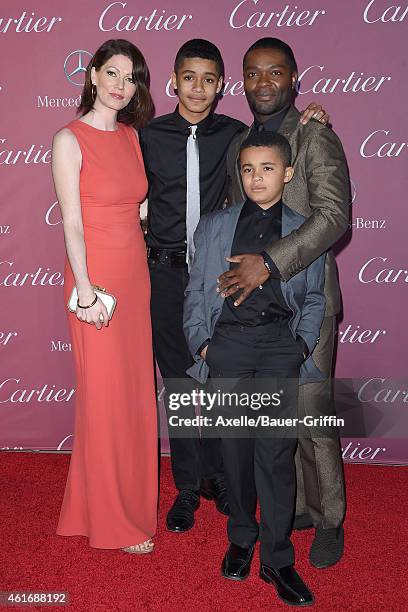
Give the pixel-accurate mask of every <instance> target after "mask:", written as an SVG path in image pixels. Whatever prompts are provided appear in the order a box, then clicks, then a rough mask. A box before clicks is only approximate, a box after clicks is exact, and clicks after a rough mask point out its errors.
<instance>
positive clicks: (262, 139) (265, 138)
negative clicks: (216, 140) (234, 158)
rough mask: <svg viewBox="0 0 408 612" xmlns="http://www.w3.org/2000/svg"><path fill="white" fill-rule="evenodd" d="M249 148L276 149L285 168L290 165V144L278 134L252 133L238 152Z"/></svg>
mask: <svg viewBox="0 0 408 612" xmlns="http://www.w3.org/2000/svg"><path fill="white" fill-rule="evenodd" d="M250 147H269V148H270V149H277V150H278V151H279V155H280V156H281V159H282V162H283V165H284V167H285V168H287V167H288V166H290V165H291V163H292V149H291V148H290V144H289V142H288V140H287V139H286V138H285V137H284V136H282V134H278V132H266V131H265V130H263V131H262V132H253V133H252V134H250V135H249V136H248V138H246V139H245V140H244V142H243V143H242V144H241V147H240V149H239V152H240V153H241V151H243V150H244V149H249V148H250Z"/></svg>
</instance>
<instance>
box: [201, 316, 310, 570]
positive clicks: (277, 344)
mask: <svg viewBox="0 0 408 612" xmlns="http://www.w3.org/2000/svg"><path fill="white" fill-rule="evenodd" d="M206 358H207V362H208V365H209V368H210V374H211V377H212V384H213V385H214V386H216V385H217V384H220V385H223V384H224V383H223V382H222V381H223V380H225V379H235V380H236V381H237V387H235V390H236V389H239V391H241V392H243V391H244V390H246V389H248V388H249V387H250V388H251V389H253V390H255V392H257V391H262V392H265V391H266V390H267V389H268V388H269V389H270V390H271V391H273V390H276V389H278V390H282V389H283V388H284V389H285V393H286V395H287V397H286V400H287V401H289V403H290V406H289V413H290V416H296V414H297V396H298V378H299V369H300V365H301V362H302V355H301V354H300V349H299V346H298V344H297V343H296V342H295V340H294V338H293V337H292V335H291V334H290V331H289V329H288V328H287V325H285V327H283V328H282V329H280V330H278V331H277V330H276V328H275V327H274V326H273V325H272V326H269V325H267V326H262V327H257V328H256V327H255V328H250V327H241V326H233V325H219V326H217V327H216V331H215V333H214V335H213V338H212V339H211V343H210V345H209V348H208V352H207V356H206ZM228 382H230V381H228ZM228 382H227V383H226V384H228ZM231 384H232V383H231ZM289 387H290V390H289ZM223 388H224V390H225V387H223ZM285 410H286V409H285ZM249 412H252V415H251V416H252V417H253V416H254V411H253V410H249ZM277 412H278V413H279V416H281V415H282V412H279V411H277V410H276V409H274V408H271V410H268V414H269V415H272V416H273V415H275V416H277V414H276V413H277ZM289 413H288V412H287V411H285V414H286V415H289ZM282 431H283V430H282ZM264 433H265V432H262V433H261V434H260V435H259V433H257V432H255V431H252V432H249V433H248V432H247V434H246V435H247V437H231V436H230V435H226V434H224V435H223V437H222V440H221V446H222V455H223V466H224V475H225V480H226V485H227V492H228V499H229V504H230V510H231V514H230V517H229V519H228V538H229V540H230V542H232V543H234V544H237V545H238V546H242V547H245V548H246V547H249V546H251V545H252V544H254V543H255V542H256V540H257V539H258V535H259V539H260V542H261V545H260V546H261V548H260V552H261V561H262V562H263V563H266V564H268V565H270V566H272V567H276V568H279V567H284V566H286V565H290V564H292V563H293V562H294V551H293V546H292V543H291V541H290V533H291V525H292V521H293V514H294V509H295V494H296V475H295V462H294V453H295V448H296V434H297V431H296V428H294V429H293V430H292V431H291V432H290V433H289V434H288V436H287V437H282V438H281V437H277V436H280V435H281V434H280V432H276V431H275V434H274V436H275V437H271V435H270V434H269V435H268V434H267V435H264ZM238 435H242V434H241V433H240V434H238ZM243 435H245V432H243ZM257 498H258V499H259V505H260V525H259V527H258V523H257V520H256V516H255V512H256V505H257Z"/></svg>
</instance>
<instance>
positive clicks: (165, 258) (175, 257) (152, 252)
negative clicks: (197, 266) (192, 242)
mask: <svg viewBox="0 0 408 612" xmlns="http://www.w3.org/2000/svg"><path fill="white" fill-rule="evenodd" d="M186 254H187V250H186V249H177V250H174V249H158V248H156V247H148V248H147V258H148V260H149V261H150V262H151V263H154V264H155V263H159V264H163V265H166V266H171V267H173V268H181V267H183V266H186V265H187V262H186Z"/></svg>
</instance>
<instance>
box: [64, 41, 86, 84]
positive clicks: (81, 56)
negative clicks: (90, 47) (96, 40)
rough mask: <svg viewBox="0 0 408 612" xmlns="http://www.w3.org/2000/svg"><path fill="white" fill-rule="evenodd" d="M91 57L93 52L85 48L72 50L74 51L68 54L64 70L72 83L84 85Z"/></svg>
mask: <svg viewBox="0 0 408 612" xmlns="http://www.w3.org/2000/svg"><path fill="white" fill-rule="evenodd" d="M91 57H92V53H89V51H84V50H83V49H78V50H77V51H72V53H70V54H69V55H67V57H66V58H65V62H64V72H65V76H66V77H67V79H68V81H69V82H70V83H73V84H74V85H78V86H79V87H82V85H83V84H84V81H85V79H84V74H85V72H86V67H87V65H88V64H89V60H90V59H91Z"/></svg>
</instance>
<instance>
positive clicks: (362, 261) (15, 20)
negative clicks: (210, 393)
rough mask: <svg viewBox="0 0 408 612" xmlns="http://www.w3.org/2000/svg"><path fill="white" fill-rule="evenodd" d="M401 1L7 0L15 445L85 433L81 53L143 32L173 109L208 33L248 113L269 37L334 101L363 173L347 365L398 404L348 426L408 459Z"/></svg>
mask: <svg viewBox="0 0 408 612" xmlns="http://www.w3.org/2000/svg"><path fill="white" fill-rule="evenodd" d="M391 2H392V0H371V1H368V0H348V1H344V2H338V0H321V1H320V2H316V1H315V0H297V1H296V3H295V2H291V3H288V4H286V3H285V1H281V0H224V2H215V1H213V0H207V2H202V3H198V2H190V3H187V2H186V1H185V0H184V1H183V0H173V1H172V2H164V1H163V0H158V2H154V3H153V4H152V3H151V2H147V0H140V1H136V0H128V1H127V2H126V1H121V2H111V1H110V0H81V2H80V1H79V0H71V1H70V2H52V1H51V0H47V1H45V0H44V1H42V2H33V1H32V0H26V1H23V0H3V1H2V3H1V9H0V10H1V13H0V45H1V47H0V50H1V54H0V58H1V59H0V62H1V71H0V103H1V109H2V112H1V125H0V172H1V175H0V176H1V194H2V197H1V214H0V288H1V318H0V355H1V378H0V447H1V448H34V449H68V448H70V447H71V442H72V427H73V407H74V381H73V371H72V363H71V352H70V344H69V342H70V340H69V335H68V330H67V325H66V314H65V311H64V307H63V303H62V288H61V285H62V269H63V260H64V247H63V232H62V226H61V219H60V213H59V209H58V205H57V204H56V197H55V194H54V190H53V185H52V180H51V168H50V147H51V140H52V135H53V134H54V132H55V131H56V130H57V129H59V128H60V127H62V126H63V125H65V124H66V123H68V122H69V121H70V120H71V119H72V118H73V117H74V114H75V109H76V105H77V104H78V96H79V94H80V92H81V85H82V83H83V77H84V72H83V70H82V67H83V66H86V64H87V63H88V61H89V59H90V57H91V54H92V53H93V52H94V51H95V49H96V48H97V47H98V46H99V45H100V44H101V43H102V42H103V41H104V40H106V39H108V38H119V37H122V38H128V39H129V40H131V41H132V42H134V43H135V44H136V45H138V46H139V47H140V48H141V50H142V51H143V53H144V54H145V56H146V59H147V61H148V63H149V66H150V69H151V75H152V91H153V96H154V100H155V103H156V109H157V113H158V114H162V113H166V112H170V111H172V110H173V108H174V107H175V104H176V99H175V98H174V96H173V94H172V92H170V91H169V87H168V81H169V75H170V72H171V69H172V59H173V58H174V56H175V53H176V51H177V49H178V47H179V46H180V45H181V44H182V43H183V42H185V41H186V40H188V39H189V38H193V37H204V38H209V39H211V40H212V41H214V42H215V43H216V44H217V45H219V46H220V48H221V50H222V52H223V55H224V59H225V65H226V89H225V96H224V99H223V100H222V101H221V102H220V104H219V105H218V109H217V110H218V112H222V113H227V114H230V115H233V116H235V117H238V118H240V119H242V120H244V121H247V122H249V121H250V114H249V111H248V108H247V105H246V102H245V99H244V94H243V88H242V81H241V58H242V55H243V53H244V51H245V50H246V49H247V47H248V46H249V45H250V44H251V43H252V42H254V41H255V40H256V39H258V38H260V37H263V36H277V37H279V38H282V39H284V40H285V41H287V42H288V43H289V44H290V45H292V46H293V49H294V51H295V55H296V57H297V60H298V64H299V70H300V77H301V85H300V95H299V97H298V100H297V105H298V107H299V108H305V107H306V105H307V103H308V102H310V101H312V100H315V101H317V102H319V103H321V104H322V105H323V106H324V108H325V109H327V110H328V111H329V113H330V115H331V117H332V121H333V125H334V128H335V130H336V131H337V133H338V134H339V135H340V137H341V139H342V141H343V144H344V147H345V150H346V154H347V157H348V161H349V165H350V172H351V177H352V180H353V198H354V201H353V204H352V213H353V214H352V217H353V220H352V227H351V232H350V235H349V236H348V237H347V238H345V240H344V241H343V243H342V245H341V248H339V249H338V251H339V253H338V256H337V261H338V266H339V273H340V280H341V286H342V291H343V300H344V317H343V320H342V321H341V323H340V328H339V333H340V342H339V347H338V354H337V367H336V376H337V377H338V378H349V379H351V378H352V379H353V383H352V384H353V386H354V388H355V390H356V392H358V390H359V389H361V387H362V386H363V385H365V386H364V388H363V390H364V394H365V395H364V398H365V399H368V400H370V402H371V403H372V404H373V406H374V408H378V409H379V410H380V411H384V412H386V413H387V414H388V415H391V416H392V424H391V425H390V426H386V427H385V428H384V427H383V428H382V429H381V437H380V436H377V437H375V438H374V437H372V438H371V439H363V438H361V439H355V438H354V439H350V440H349V439H347V440H343V448H344V455H345V458H346V459H347V460H350V461H372V462H377V461H379V462H384V463H404V462H407V459H408V448H407V445H406V442H405V434H406V424H405V423H404V420H403V408H404V398H405V401H408V392H407V391H406V389H407V388H408V387H407V383H406V382H404V381H403V378H404V376H405V369H406V357H405V355H406V346H407V332H406V324H405V318H404V315H405V311H406V289H407V281H408V271H407V269H406V268H408V261H407V249H406V237H405V234H406V226H407V222H408V218H407V212H406V199H405V197H404V196H405V195H406V192H407V178H406V175H407V173H406V162H407V156H408V150H407V147H408V144H407V142H405V138H407V135H406V127H405V126H406V111H405V104H404V100H405V99H406V93H407V92H406V89H407V79H406V58H405V57H404V52H405V49H406V40H407V24H408V8H407V6H406V5H405V4H404V5H392V4H391ZM407 141H408V138H407ZM354 332H356V333H354ZM135 367H137V365H136V364H135ZM389 389H390V390H392V393H387V390H389ZM397 391H399V393H397ZM135 401H137V398H135ZM405 405H406V404H405ZM372 435H373V436H374V435H375V432H374V433H373V434H372ZM368 449H371V450H368Z"/></svg>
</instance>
